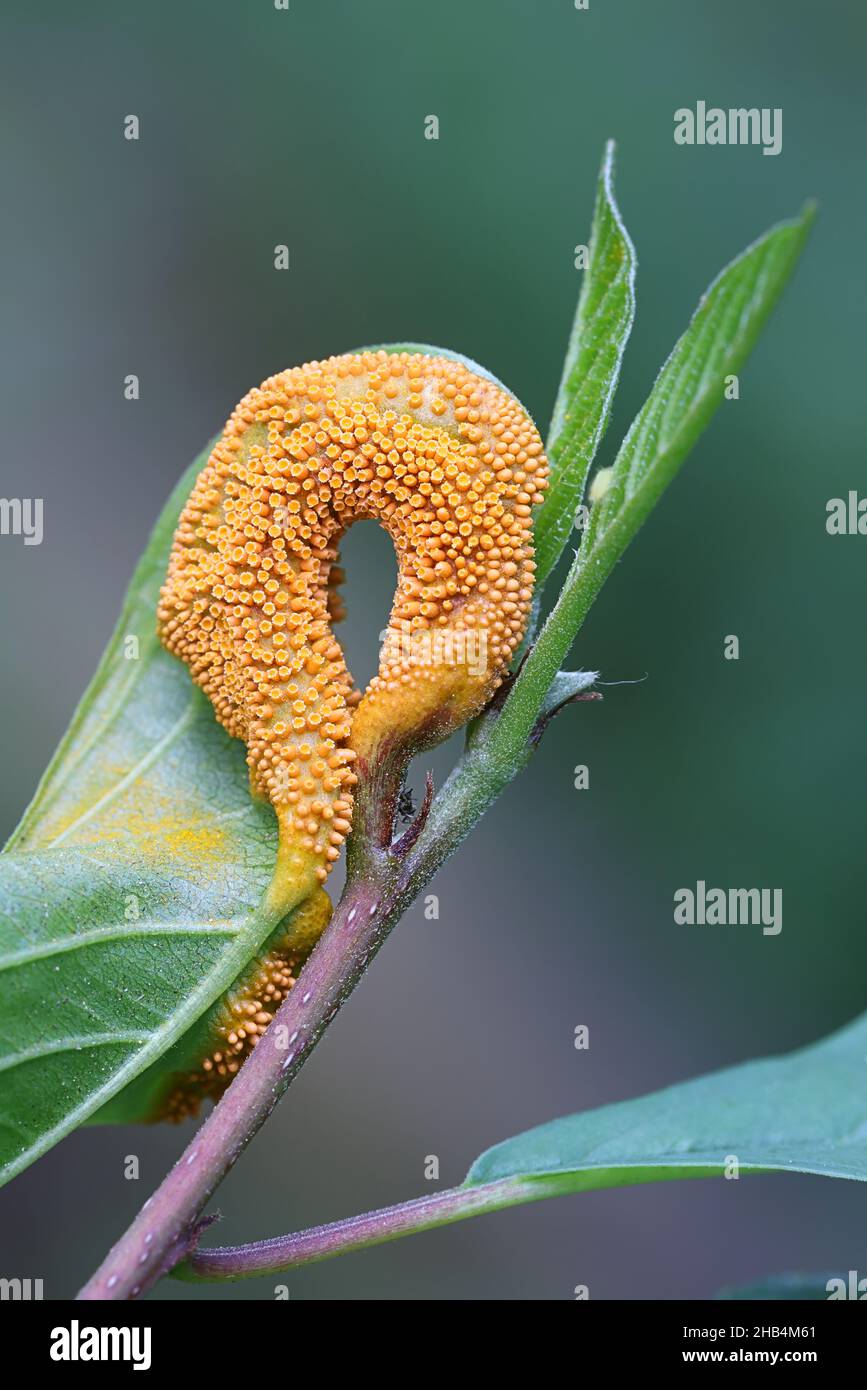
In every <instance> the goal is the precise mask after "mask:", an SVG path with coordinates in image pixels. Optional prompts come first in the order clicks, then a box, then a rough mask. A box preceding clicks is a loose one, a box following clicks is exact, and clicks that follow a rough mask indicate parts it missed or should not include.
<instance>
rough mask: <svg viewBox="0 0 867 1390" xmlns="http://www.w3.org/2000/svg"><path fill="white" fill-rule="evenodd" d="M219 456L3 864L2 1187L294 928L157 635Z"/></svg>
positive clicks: (265, 832)
mask: <svg viewBox="0 0 867 1390" xmlns="http://www.w3.org/2000/svg"><path fill="white" fill-rule="evenodd" d="M207 454H208V451H207V450H206V451H205V453H203V454H202V456H201V457H200V458H199V459H197V460H196V462H195V463H194V464H193V465H192V466H191V467H190V468H189V469H188V470H187V472H186V473H185V474H184V476H183V477H182V478H181V480H180V482H179V483H178V485H177V487H176V489H175V491H174V492H173V494H172V496H171V498H170V499H169V501H168V503H167V505H166V507H165V509H164V511H163V513H162V515H161V517H160V519H159V521H158V523H157V526H156V529H155V531H154V533H153V536H152V538H151V541H150V543H149V545H148V548H147V550H146V552H145V554H144V556H143V558H142V560H141V562H140V563H139V566H138V568H137V569H136V572H135V575H134V578H133V581H132V584H131V587H130V590H129V594H128V596H127V599H126V603H125V606H124V609H123V612H122V615H121V619H120V622H119V624H118V626H117V629H116V631H115V633H114V636H113V637H112V640H111V642H110V643H109V646H108V649H107V651H106V653H105V656H104V657H103V659H102V662H101V664H100V666H99V669H98V671H97V673H96V675H95V677H94V679H93V681H92V683H91V685H90V687H89V689H88V691H87V693H86V694H85V696H84V698H83V700H82V701H81V704H80V706H79V708H78V710H77V712H76V714H75V717H74V719H73V721H72V725H71V727H70V729H69V731H68V733H67V734H66V736H65V738H64V739H63V741H62V743H61V745H60V748H59V749H58V751H57V753H56V755H55V757H54V759H53V760H52V762H51V765H50V766H49V768H48V771H47V772H46V774H45V776H44V777H43V779H42V782H41V784H40V786H39V789H38V791H37V793H36V796H35V797H34V800H33V802H32V804H31V806H30V807H29V809H28V810H27V813H26V814H25V816H24V819H23V820H22V822H21V825H20V826H19V828H18V829H17V831H16V832H15V834H14V835H13V836H12V839H11V841H10V843H9V845H8V847H7V849H6V851H5V852H4V853H3V854H2V856H0V1073H2V1082H0V1180H6V1179H8V1178H10V1177H11V1176H13V1175H14V1174H15V1173H17V1172H19V1171H20V1170H21V1169H22V1168H24V1167H26V1166H27V1164H29V1163H30V1162H32V1160H33V1159H34V1158H36V1157H37V1156H38V1155H39V1154H41V1153H44V1152H45V1150H46V1149H48V1148H49V1147H50V1146H51V1145H52V1144H54V1143H55V1142H56V1141H57V1140H58V1139H59V1138H61V1137H62V1136H63V1135H64V1134H66V1133H68V1132H69V1131H70V1130H71V1129H73V1128H74V1127H75V1126H76V1125H78V1124H80V1123H81V1122H82V1121H83V1120H85V1119H87V1118H88V1117H89V1116H90V1115H92V1114H93V1113H94V1112H95V1111H96V1110H97V1109H98V1108H99V1107H100V1106H102V1105H103V1104H104V1103H105V1102H106V1101H107V1100H108V1099H109V1098H110V1097H112V1096H114V1095H115V1094H116V1093H117V1092H118V1091H119V1090H120V1088H121V1087H123V1086H125V1085H126V1084H127V1083H128V1082H129V1081H131V1080H132V1079H133V1078H134V1077H136V1076H138V1075H139V1073H141V1072H142V1071H143V1070H144V1069H145V1068H146V1067H147V1066H148V1065H149V1064H151V1063H152V1062H154V1060H155V1059H156V1058H157V1057H159V1056H160V1055H161V1054H162V1053H163V1052H164V1051H165V1050H166V1049H167V1048H168V1047H169V1046H170V1044H172V1043H174V1042H176V1040H177V1039H179V1038H180V1037H181V1036H182V1035H183V1034H184V1033H185V1032H186V1030H187V1029H188V1028H189V1027H190V1025H191V1023H192V1022H193V1021H194V1020H195V1019H196V1018H197V1017H199V1016H200V1015H201V1014H202V1013H203V1012H204V1011H205V1009H206V1008H207V1007H208V1006H209V1005H211V1004H212V1002H213V1001H214V1000H216V999H217V998H218V997H219V996H220V995H221V994H222V993H223V992H224V991H225V990H226V988H227V987H228V986H229V985H230V984H231V983H232V981H233V980H234V979H235V977H236V976H237V975H238V974H239V972H240V971H241V970H242V968H243V967H244V966H245V965H246V964H247V962H248V961H249V960H250V958H251V957H252V956H253V955H254V954H255V953H256V952H257V950H258V948H259V947H260V946H261V944H262V943H263V941H264V940H265V939H266V938H267V937H268V936H269V935H270V933H271V932H272V931H273V930H274V928H275V926H276V925H277V924H276V923H275V921H274V920H273V919H272V918H269V917H268V916H267V915H265V913H264V912H263V910H262V909H261V907H260V903H261V899H262V897H263V894H264V893H265V891H266V889H267V887H268V885H269V882H270V878H271V874H272V870H273V866H274V860H275V854H276V844H277V833H276V821H275V818H274V815H273V812H272V810H271V808H270V806H267V805H264V804H261V803H256V802H254V801H253V800H252V799H251V796H250V791H249V783H248V778H247V770H246V763H245V757H244V749H243V746H242V745H241V744H240V743H239V742H238V741H237V740H235V739H232V738H230V737H229V736H228V734H226V733H225V732H224V730H223V729H222V728H221V727H220V726H219V725H218V724H217V722H216V720H215V718H214V714H213V710H212V709H211V706H210V704H209V702H208V700H207V699H206V697H205V696H204V695H203V694H202V693H201V691H199V690H198V689H197V688H196V687H194V686H193V684H192V682H191V680H190V677H189V674H188V672H187V669H186V667H185V666H183V665H182V664H181V663H180V662H179V661H176V660H174V659H173V658H172V657H170V656H169V655H168V654H167V653H166V652H165V651H164V650H163V648H162V647H161V646H160V644H159V641H158V639H157V635H156V627H155V616H154V613H155V606H156V601H157V595H158V593H159V589H160V585H161V583H162V580H163V577H164V575H165V570H166V564H167V559H168V552H169V548H170V545H171V539H172V535H173V532H174V529H175V525H176V522H177V518H178V514H179V512H180V510H181V508H182V506H183V504H184V502H185V501H186V498H187V496H188V495H189V492H190V489H191V487H192V484H193V481H194V479H195V477H196V475H197V473H198V472H199V471H200V469H201V468H202V467H203V465H204V462H205V460H206V458H207ZM130 639H132V640H130ZM135 641H137V642H138V653H137V657H136V656H135ZM119 1100H120V1098H119ZM116 1104H118V1105H119V1108H118V1111H117V1116H118V1118H132V1116H131V1115H129V1114H127V1113H126V1112H125V1110H124V1107H123V1105H120V1104H119V1102H118V1103H116Z"/></svg>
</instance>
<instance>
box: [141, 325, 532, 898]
mask: <svg viewBox="0 0 867 1390" xmlns="http://www.w3.org/2000/svg"><path fill="white" fill-rule="evenodd" d="M546 475H547V463H546V460H545V456H544V452H543V446H542V441H541V439H540V438H539V435H538V433H537V431H536V428H535V426H534V424H533V422H532V420H531V419H530V418H529V416H528V415H527V413H526V412H525V411H524V409H523V407H522V406H521V405H520V404H519V403H518V401H517V400H515V399H514V397H513V396H511V395H510V394H509V393H508V392H507V391H506V390H505V389H504V388H503V387H501V386H500V385H499V383H497V382H495V381H494V380H493V379H490V378H488V377H487V376H485V375H484V374H482V373H481V369H475V370H474V369H472V368H471V366H470V365H468V364H466V363H465V362H464V361H463V360H461V359H453V358H451V357H447V356H440V355H427V354H426V353H420V352H397V353H387V352H384V351H375V352H360V353H350V354H346V355H344V356H340V357H331V358H328V359H327V360H325V361H323V362H311V363H308V364H306V365H305V366H302V367H294V368H292V369H290V370H289V371H285V372H282V373H280V375H278V376H273V377H270V378H269V379H268V380H267V381H265V382H263V384H262V385H261V386H260V387H258V388H256V389H255V390H253V391H251V392H250V393H249V394H248V395H247V396H245V397H244V399H243V400H242V401H241V403H240V404H239V405H238V406H237V408H236V409H235V411H234V412H233V414H232V416H231V419H230V420H229V422H228V424H227V425H226V428H225V431H224V433H223V436H222V438H221V439H220V441H219V443H218V444H217V445H216V447H215V448H214V450H213V453H212V454H211V457H210V459H209V461H208V463H207V465H206V467H205V468H204V470H203V471H202V473H201V474H200V475H199V478H198V481H197V482H196V485H195V487H194V489H193V492H192V494H191V496H190V498H189V501H188V502H187V505H186V507H185V509H184V511H183V513H182V515H181V518H180V522H179V525H178V529H177V532H176V535H175V540H174V546H173V549H172V554H171V560H170V564H169V571H168V577H167V579H166V583H165V586H164V588H163V591H162V595H161V601H160V606H159V632H160V637H161V639H162V641H163V643H164V645H165V646H166V647H167V648H168V650H169V651H170V652H173V653H174V654H175V655H177V656H179V657H181V658H182V659H183V660H184V661H185V662H186V663H187V664H188V666H189V667H190V670H191V672H192V676H193V679H194V680H195V681H196V682H197V683H198V684H199V685H200V686H201V687H202V688H203V689H204V690H205V692H206V693H207V694H208V696H209V697H210V699H211V701H212V703H213V706H214V709H215V712H216V715H217V718H218V719H219V720H220V722H221V723H222V724H223V725H224V726H225V728H226V729H228V731H229V733H230V734H233V735H234V736H235V737H237V738H241V739H243V740H244V742H245V743H246V745H247V761H248V765H249V768H250V780H251V788H252V790H253V792H254V793H255V794H258V795H260V796H264V797H266V798H267V799H268V800H269V801H270V802H271V803H272V804H273V806H274V809H275V811H276V813H277V818H278V822H279V856H278V865H277V870H276V874H275V881H274V887H273V889H272V892H274V893H276V894H278V895H279V901H280V902H281V904H282V905H283V907H284V908H285V910H287V911H288V909H289V908H290V907H292V906H294V905H295V904H296V903H297V902H300V901H302V900H303V899H304V898H305V897H307V895H308V894H309V893H310V892H311V891H312V889H313V888H314V887H315V886H316V885H317V884H319V883H321V882H322V881H323V880H324V879H325V878H326V876H327V874H328V872H329V869H330V868H331V866H332V864H333V863H334V861H335V860H336V859H337V858H338V856H339V852H340V845H341V843H342V841H343V839H344V838H345V836H346V834H347V832H348V831H349V829H350V825H351V816H352V801H353V791H352V789H353V786H354V784H355V781H356V775H355V773H354V771H353V764H354V763H356V760H357V759H360V760H363V761H364V762H365V764H367V765H371V764H374V765H375V762H376V759H377V757H378V756H380V754H381V751H382V749H383V748H385V747H386V746H387V747H388V748H389V749H390V750H391V751H393V750H394V749H395V748H398V749H400V750H402V752H403V753H404V754H405V755H406V756H408V755H409V753H411V752H416V751H418V750H419V749H420V748H423V747H427V746H430V745H432V744H434V743H437V742H439V741H440V740H442V739H444V738H446V737H447V736H448V735H449V734H451V733H452V732H453V731H454V730H455V729H457V728H459V727H460V725H462V724H464V723H465V722H466V721H467V720H468V719H470V718H472V716H473V715H475V714H477V713H478V711H479V710H480V709H482V707H483V706H484V705H485V704H486V703H487V702H488V700H489V699H490V697H491V695H492V694H493V693H494V691H495V690H496V688H497V687H498V685H499V684H500V683H501V681H502V678H503V675H504V674H505V671H506V669H507V667H508V663H509V660H510V658H511V656H512V654H513V652H514V651H515V649H516V647H517V646H518V643H519V642H520V640H521V637H522V635H523V632H524V628H525V625H526V621H527V616H528V614H529V610H530V602H531V598H532V592H533V572H534V564H533V544H532V530H531V513H532V507H533V505H534V503H536V502H537V501H539V500H540V498H541V494H542V492H543V491H544V489H545V487H546ZM363 518H373V519H375V520H377V521H379V522H380V523H381V524H382V525H383V526H384V527H385V529H386V530H387V531H388V533H389V535H390V536H391V538H392V540H393V542H394V546H395V550H396V552H397V558H398V570H399V573H398V583H397V590H396V593H395V597H394V604H393V607H392V611H391V617H390V620H389V626H388V635H387V640H386V641H385V643H384V645H383V650H382V654H381V661H380V666H379V671H378V674H377V675H376V676H374V678H373V680H372V681H371V682H370V685H369V687H368V689H367V691H366V692H365V693H364V695H363V696H362V695H361V694H360V693H359V692H358V691H356V690H355V689H354V688H353V684H352V680H351V677H350V675H349V672H348V671H347V668H346V665H345V662H344V659H343V654H342V652H341V649H340V647H339V645H338V643H337V642H336V641H335V638H334V636H333V633H332V623H333V622H334V621H336V620H337V618H338V617H339V616H341V611H340V600H339V596H338V595H337V585H338V584H339V582H340V581H341V579H342V572H341V571H340V569H339V566H338V546H339V543H340V538H341V536H342V534H343V532H344V531H345V530H346V528H347V527H348V526H350V525H351V524H352V523H353V522H354V521H358V520H361V519H363Z"/></svg>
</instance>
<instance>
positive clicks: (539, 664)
mask: <svg viewBox="0 0 867 1390" xmlns="http://www.w3.org/2000/svg"><path fill="white" fill-rule="evenodd" d="M813 215H814V211H813V208H812V207H809V206H808V207H807V208H806V209H805V210H804V212H803V213H802V215H801V217H800V218H798V219H796V220H795V221H792V222H784V223H781V224H780V226H778V227H774V228H772V229H771V230H770V231H769V232H767V233H766V234H765V236H763V237H762V238H761V239H760V240H759V241H757V242H755V243H754V244H753V245H752V246H750V247H749V248H748V249H747V250H746V251H745V252H744V253H743V255H742V256H739V257H738V259H737V260H735V261H733V262H732V263H731V265H729V266H728V267H727V268H726V269H725V270H724V271H723V272H722V274H721V275H719V276H718V277H717V279H716V280H715V281H714V282H713V284H712V285H711V286H710V288H709V289H708V291H707V293H706V294H705V295H704V296H703V298H702V300H701V303H700V304H699V307H698V309H697V310H696V312H695V315H694V316H693V319H692V321H691V323H690V325H689V328H688V329H687V330H686V332H685V333H684V335H683V337H682V338H681V339H680V340H679V341H678V343H677V345H676V346H675V348H674V351H673V352H672V354H671V356H670V357H669V359H668V361H667V362H666V364H665V366H664V367H663V368H662V371H661V372H660V374H659V376H658V377H657V379H656V383H655V385H654V387H653V390H652V391H651V393H650V396H649V397H648V399H647V402H646V404H645V405H644V407H643V409H642V410H641V411H640V413H639V414H638V416H637V417H636V419H635V421H634V423H633V425H632V427H631V429H630V430H629V433H628V435H627V436H626V439H625V440H624V442H623V445H622V447H621V449H620V452H619V454H618V455H617V459H616V461H615V463H614V465H613V467H612V468H611V469H610V470H605V471H604V473H603V474H597V475H596V478H594V480H593V484H592V485H591V488H590V497H591V498H592V497H593V494H594V488H595V489H597V491H601V489H600V488H599V486H598V484H597V479H600V478H601V479H602V480H603V482H604V483H605V484H607V490H606V491H604V493H603V495H602V496H601V497H600V499H599V500H598V501H597V502H596V503H595V505H593V506H592V507H591V511H590V521H589V525H588V528H587V530H586V532H585V535H584V539H583V541H582V543H581V548H580V550H579V551H578V554H577V555H576V557H575V560H574V561H573V564H572V566H571V568H570V570H569V573H568V575H567V576H566V580H565V583H564V585H563V588H562V590H561V591H560V595H559V597H558V599H557V602H556V604H555V605H554V608H553V609H552V611H551V613H550V614H549V616H548V619H547V621H546V623H545V626H544V627H543V629H542V631H541V633H540V634H539V637H538V639H537V641H536V642H535V644H534V645H533V647H532V648H531V649H530V651H529V653H528V655H527V658H526V660H525V662H524V664H523V666H522V667H521V670H520V672H519V674H518V676H517V678H516V680H515V681H514V683H513V685H512V689H511V691H510V694H509V698H508V699H507V700H506V702H505V705H504V706H503V709H502V712H501V713H500V714H499V716H498V718H497V721H496V724H495V725H494V726H493V728H492V730H491V733H490V738H489V741H488V752H489V756H490V758H491V759H492V760H493V762H494V763H496V764H497V765H501V766H505V765H506V764H507V763H508V762H509V761H510V760H511V761H514V760H515V759H516V758H517V757H518V756H519V753H520V750H521V748H523V747H524V746H525V744H526V740H527V738H528V736H529V734H530V731H531V729H532V728H533V726H534V724H535V721H536V718H537V716H538V713H539V710H540V709H541V707H542V703H543V701H544V699H545V696H546V693H547V691H548V689H549V687H550V685H551V682H552V681H553V680H554V678H555V676H556V675H557V672H558V671H559V669H560V666H561V664H562V662H563V661H564V659H565V658H566V656H567V654H568V652H569V649H570V647H571V646H572V643H573V642H574V640H575V637H576V635H577V633H578V631H579V629H580V627H581V625H582V623H583V622H584V619H585V618H586V616H587V614H588V612H589V611H590V608H591V606H592V604H593V602H594V600H595V598H596V596H597V594H598V593H599V591H600V589H601V588H602V586H603V584H604V583H605V580H606V579H607V578H608V575H609V574H610V573H611V570H612V569H613V568H614V565H615V564H616V563H617V561H618V560H619V559H620V556H621V555H622V554H623V552H624V550H625V549H626V547H627V545H628V544H629V542H630V540H631V539H632V537H633V536H634V535H635V533H636V531H637V530H638V529H639V527H640V526H641V524H642V522H643V521H644V520H645V519H646V518H647V516H648V515H649V513H650V511H651V510H652V509H653V507H654V506H655V504H656V502H657V501H658V500H659V498H660V496H661V495H662V493H663V492H664V490H665V488H666V487H667V486H668V484H669V483H670V482H671V480H672V478H673V477H674V475H675V474H676V473H677V471H678V469H679V468H680V466H681V464H682V463H683V462H684V460H685V458H686V456H687V454H688V453H689V451H690V449H691V448H692V446H693V445H694V444H695V442H696V440H697V439H698V437H699V435H700V434H701V433H702V431H703V430H704V428H705V427H706V425H707V424H708V423H709V421H710V419H711V417H712V416H713V414H714V412H715V411H716V410H717V408H718V406H719V404H720V402H721V401H722V399H723V390H724V383H725V378H726V377H727V376H729V375H731V374H737V372H738V371H739V370H740V368H741V367H742V365H743V363H744V362H745V361H746V359H747V357H748V356H749V353H750V352H751V350H752V348H753V347H754V346H755V343H756V340H757V338H758V336H759V333H760V331H761V329H762V326H763V325H764V323H765V321H766V319H767V317H768V315H769V314H770V312H771V309H772V308H773V306H774V305H775V304H776V302H777V300H778V298H779V296H780V294H781V293H782V291H783V288H784V286H785V284H786V282H787V280H788V279H789V276H790V275H791V274H792V271H793V270H794V268H795V265H796V264H797V261H798V258H799V256H800V254H801V251H802V250H803V248H804V244H805V242H806V239H807V235H808V233H809V229H810V225H811V223H812V221H813Z"/></svg>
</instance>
